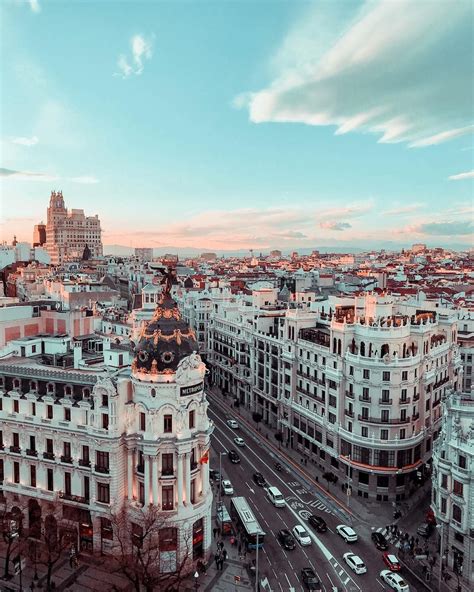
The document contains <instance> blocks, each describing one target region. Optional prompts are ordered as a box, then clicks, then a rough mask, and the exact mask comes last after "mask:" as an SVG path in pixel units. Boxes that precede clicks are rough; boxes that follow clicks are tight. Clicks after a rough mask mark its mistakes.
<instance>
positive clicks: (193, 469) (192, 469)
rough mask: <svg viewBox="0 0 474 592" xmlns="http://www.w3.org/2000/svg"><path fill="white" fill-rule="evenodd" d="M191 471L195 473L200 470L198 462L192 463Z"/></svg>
mask: <svg viewBox="0 0 474 592" xmlns="http://www.w3.org/2000/svg"><path fill="white" fill-rule="evenodd" d="M190 467H191V471H195V470H196V469H197V468H198V464H197V462H192V463H190Z"/></svg>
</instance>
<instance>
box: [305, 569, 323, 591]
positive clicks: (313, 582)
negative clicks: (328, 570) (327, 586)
mask: <svg viewBox="0 0 474 592" xmlns="http://www.w3.org/2000/svg"><path fill="white" fill-rule="evenodd" d="M301 579H302V580H303V586H304V587H305V589H306V590H311V592H320V591H321V590H322V588H321V582H320V581H319V580H318V577H317V576H316V574H315V573H314V570H312V569H311V568H310V567H304V568H303V569H302V570H301Z"/></svg>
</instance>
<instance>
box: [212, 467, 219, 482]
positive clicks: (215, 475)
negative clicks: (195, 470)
mask: <svg viewBox="0 0 474 592" xmlns="http://www.w3.org/2000/svg"><path fill="white" fill-rule="evenodd" d="M209 479H210V480H211V481H217V482H219V481H220V480H221V474H220V473H219V471H216V469H209Z"/></svg>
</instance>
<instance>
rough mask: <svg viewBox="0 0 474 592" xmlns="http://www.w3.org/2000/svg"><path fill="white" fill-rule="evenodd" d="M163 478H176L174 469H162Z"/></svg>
mask: <svg viewBox="0 0 474 592" xmlns="http://www.w3.org/2000/svg"><path fill="white" fill-rule="evenodd" d="M161 476H162V477H174V469H173V468H171V469H162V470H161Z"/></svg>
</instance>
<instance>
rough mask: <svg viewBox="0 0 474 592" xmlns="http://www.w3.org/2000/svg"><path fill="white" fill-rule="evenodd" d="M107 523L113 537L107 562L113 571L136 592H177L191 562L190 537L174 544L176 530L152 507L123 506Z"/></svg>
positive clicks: (165, 516)
mask: <svg viewBox="0 0 474 592" xmlns="http://www.w3.org/2000/svg"><path fill="white" fill-rule="evenodd" d="M109 519H110V521H111V524H112V528H113V533H114V544H113V550H112V554H111V558H110V559H111V564H112V565H113V566H114V571H116V572H118V573H121V574H122V575H124V576H125V577H126V578H127V579H128V581H129V582H130V583H131V584H132V585H133V587H134V590H135V591H136V592H141V591H142V590H145V591H146V592H153V591H154V590H160V592H171V591H172V590H177V589H178V586H179V583H180V582H181V581H182V579H183V577H184V576H185V575H186V567H187V566H188V565H189V561H190V558H191V557H190V556H191V554H190V551H191V544H190V536H187V537H185V540H184V542H183V540H182V539H181V540H180V541H179V542H178V529H177V528H176V527H175V526H174V525H173V524H172V522H171V520H170V518H169V515H168V514H166V513H165V512H161V511H160V510H159V509H158V508H157V507H156V506H153V505H150V506H148V507H146V508H142V509H134V508H127V507H126V506H123V507H122V509H121V510H120V511H119V512H118V513H117V514H111V515H110V517H109ZM183 545H184V546H183ZM178 546H179V548H178Z"/></svg>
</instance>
